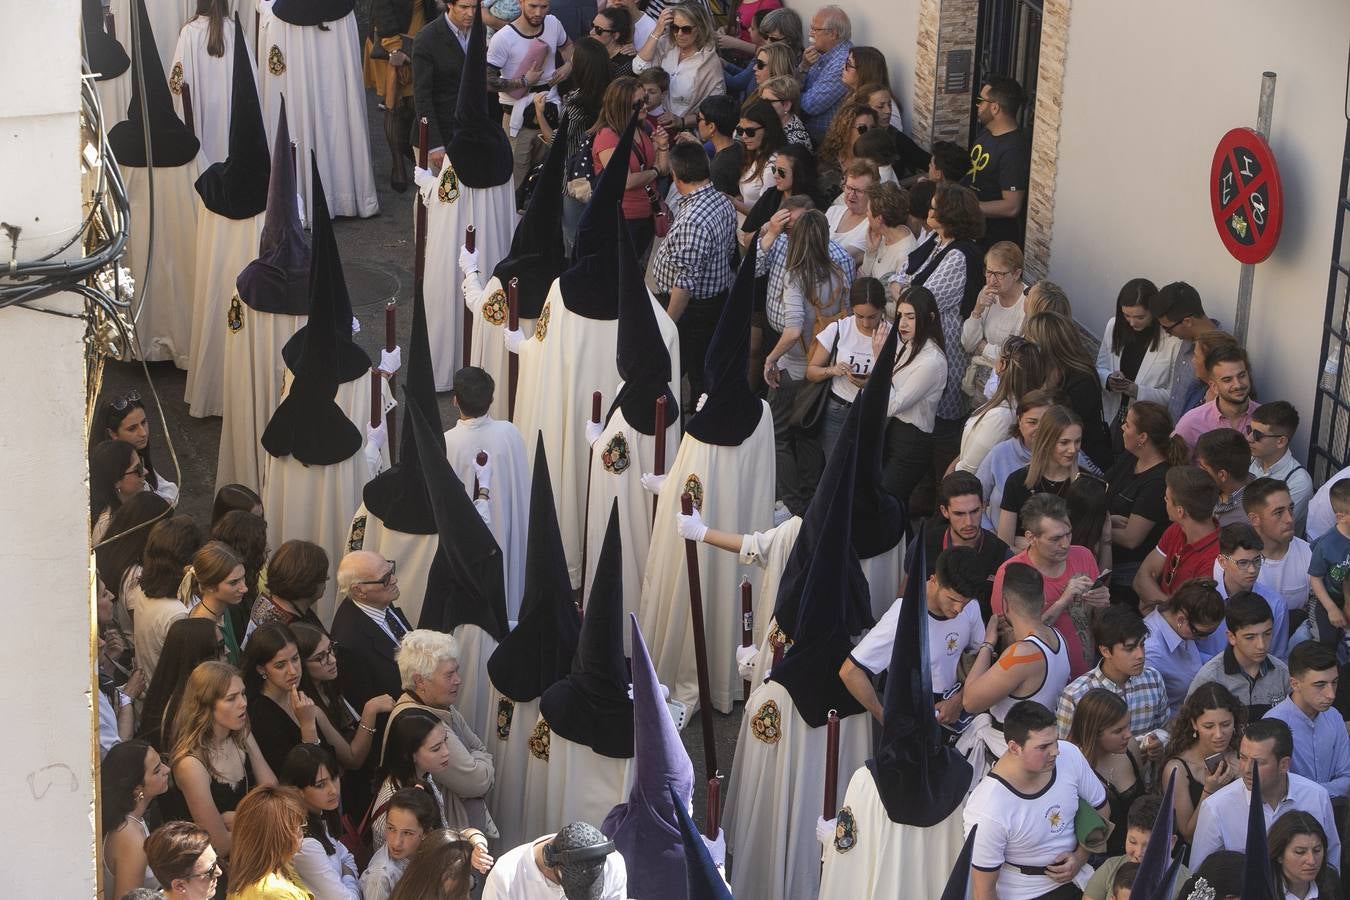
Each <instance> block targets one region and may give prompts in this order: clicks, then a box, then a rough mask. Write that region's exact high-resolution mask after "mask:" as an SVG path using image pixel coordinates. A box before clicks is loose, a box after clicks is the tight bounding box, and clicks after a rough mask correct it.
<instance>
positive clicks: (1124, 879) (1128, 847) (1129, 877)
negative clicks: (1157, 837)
mask: <svg viewBox="0 0 1350 900" xmlns="http://www.w3.org/2000/svg"><path fill="white" fill-rule="evenodd" d="M1160 809H1162V797H1160V796H1158V795H1157V794H1145V795H1144V796H1142V797H1138V798H1136V799H1135V801H1134V802H1133V803H1131V804H1130V811H1129V814H1128V816H1129V817H1128V818H1127V819H1126V822H1125V852H1124V853H1123V854H1121V855H1120V856H1113V857H1111V858H1110V859H1108V860H1106V861H1105V862H1103V863H1102V864H1101V865H1100V866H1098V867H1097V871H1095V872H1093V873H1092V877H1091V878H1090V879H1088V883H1087V887H1085V888H1083V900H1129V897H1130V885H1131V884H1133V883H1134V876H1135V874H1136V873H1137V872H1138V871H1139V861H1140V860H1141V859H1143V858H1144V848H1145V847H1147V846H1148V837H1149V835H1150V834H1152V833H1153V823H1154V821H1155V820H1156V819H1157V818H1158V811H1159V810H1160ZM1172 843H1173V844H1175V843H1176V837H1175V836H1173V838H1172ZM1190 877H1191V873H1190V872H1189V871H1187V869H1186V867H1185V866H1182V867H1181V870H1180V871H1179V872H1177V881H1176V883H1177V885H1183V884H1185V883H1186V880H1187V879H1188V878H1190ZM1122 885H1123V887H1122ZM1173 893H1174V895H1175V892H1173Z"/></svg>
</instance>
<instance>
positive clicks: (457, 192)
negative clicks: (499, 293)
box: [324, 155, 519, 416]
mask: <svg viewBox="0 0 1350 900" xmlns="http://www.w3.org/2000/svg"><path fill="white" fill-rule="evenodd" d="M413 176H414V178H415V179H416V181H417V190H418V194H419V195H420V196H421V198H422V201H421V202H425V203H426V204H427V261H426V281H425V283H424V287H423V291H422V293H423V297H424V298H425V300H426V309H427V337H428V338H429V339H430V343H431V368H432V371H433V373H434V375H435V377H436V390H437V391H448V390H450V388H451V386H452V384H453V382H454V378H455V373H456V372H458V371H459V370H460V369H461V368H463V367H464V366H465V365H466V362H465V360H464V320H465V313H464V303H463V302H462V300H463V292H464V273H463V272H461V271H460V270H459V248H460V247H461V246H463V244H464V231H465V229H467V228H468V227H469V226H470V225H472V226H473V230H474V249H475V250H476V251H477V253H478V267H479V270H480V271H482V272H491V271H492V270H493V269H495V268H496V267H497V263H499V262H501V260H502V258H503V257H504V256H506V254H507V253H508V252H510V250H511V236H512V235H513V234H515V231H516V222H517V220H518V218H519V217H518V216H517V215H516V195H515V193H514V191H513V189H512V187H511V182H510V181H507V182H506V183H505V184H499V185H497V186H496V187H490V188H471V187H467V186H465V185H463V184H461V183H460V181H459V178H458V177H457V176H456V175H455V169H454V166H452V165H451V164H450V157H449V155H447V156H446V157H445V162H444V163H443V164H442V165H441V170H440V171H439V172H436V173H434V174H433V173H430V172H428V171H427V170H426V169H416V170H414V172H413ZM327 186H328V182H326V181H325V182H324V187H325V188H326V187H327ZM413 202H414V203H417V202H419V201H418V200H417V198H414V199H413ZM502 310H503V315H505V307H504V306H503V307H502ZM503 321H505V319H503ZM479 322H481V319H480V320H477V321H475V322H474V323H473V326H472V327H473V331H474V333H473V335H472V336H471V338H472V340H473V341H474V342H475V343H477V342H479V341H482V340H491V338H490V337H489V336H488V335H480V334H479V331H482V330H483V329H481V328H480V327H479ZM494 334H495V336H496V340H497V344H498V346H499V347H501V356H500V359H501V364H500V367H499V368H488V367H486V366H484V368H486V369H487V371H488V373H489V374H490V375H492V377H493V379H494V380H495V381H496V382H497V398H498V399H502V400H504V399H505V397H506V362H505V358H506V348H505V345H503V344H502V336H501V332H500V331H497V332H494ZM471 358H472V354H471ZM475 365H478V363H476V362H475ZM499 373H500V374H499ZM497 408H498V407H497V406H496V405H495V404H494V406H493V415H496V414H497V413H496V410H497ZM505 408H506V407H505V406H504V405H503V406H502V407H501V409H503V410H504V409H505ZM502 415H503V416H504V415H505V413H502Z"/></svg>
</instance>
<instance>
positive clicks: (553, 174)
mask: <svg viewBox="0 0 1350 900" xmlns="http://www.w3.org/2000/svg"><path fill="white" fill-rule="evenodd" d="M566 162H567V120H566V119H563V120H562V122H561V123H559V125H558V130H557V131H556V132H554V134H553V146H552V147H550V148H549V151H548V158H547V159H545V160H544V169H543V171H542V172H541V173H540V175H539V183H538V184H536V185H535V188H534V193H533V194H531V195H530V202H529V203H528V204H526V206H525V215H523V216H521V217H520V221H519V222H518V223H517V224H516V233H515V234H514V235H513V236H512V237H511V252H510V253H508V254H507V255H506V258H505V259H503V260H502V261H501V262H499V263H497V268H495V269H493V270H492V274H493V275H495V276H496V278H497V280H498V281H499V282H501V285H502V290H507V287H508V285H510V283H511V279H512V278H518V279H520V285H519V289H518V293H517V294H516V299H517V303H518V309H519V313H520V317H521V318H522V319H537V318H539V311H540V310H541V309H543V307H544V300H546V299H547V298H548V292H549V289H550V288H552V287H553V282H554V280H555V279H557V277H558V275H559V274H560V273H561V272H562V270H563V267H564V266H565V265H566V264H567V254H566V253H565V252H564V251H563V241H562V198H563V174H564V170H565V169H566V166H565V163H566Z"/></svg>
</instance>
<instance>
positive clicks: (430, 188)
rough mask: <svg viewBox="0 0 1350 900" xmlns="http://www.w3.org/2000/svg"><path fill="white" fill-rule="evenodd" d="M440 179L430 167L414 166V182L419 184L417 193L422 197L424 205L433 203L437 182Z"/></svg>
mask: <svg viewBox="0 0 1350 900" xmlns="http://www.w3.org/2000/svg"><path fill="white" fill-rule="evenodd" d="M439 180H440V179H439V178H438V177H437V175H436V173H435V172H432V171H431V170H430V169H423V168H421V167H420V166H413V184H415V185H417V193H418V194H420V195H421V197H422V205H423V206H430V205H431V201H432V198H434V197H435V196H436V184H437V182H438V181H439Z"/></svg>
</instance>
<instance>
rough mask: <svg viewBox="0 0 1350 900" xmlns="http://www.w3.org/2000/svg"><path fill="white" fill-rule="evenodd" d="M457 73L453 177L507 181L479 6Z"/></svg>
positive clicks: (507, 148)
mask: <svg viewBox="0 0 1350 900" xmlns="http://www.w3.org/2000/svg"><path fill="white" fill-rule="evenodd" d="M277 2H281V0H277ZM460 73H461V74H460V79H459V97H458V99H457V100H456V101H455V117H454V123H455V133H454V134H452V135H451V136H450V143H449V144H448V145H447V146H446V148H445V153H446V156H448V157H450V165H452V166H454V169H455V176H456V177H457V178H459V181H460V183H461V184H463V185H465V186H466V187H471V188H490V187H497V186H498V185H502V184H507V183H509V182H510V181H511V168H512V162H511V140H510V138H508V137H507V136H506V131H505V130H503V129H502V123H501V120H500V119H494V118H493V117H492V116H491V115H489V113H488V89H487V29H486V28H485V27H483V7H482V6H481V5H479V6H477V7H475V8H474V13H473V27H472V28H471V29H470V30H469V46H468V48H467V49H466V50H465V51H464V66H463V68H462V69H461V70H460ZM528 99H529V98H527V99H526V100H521V101H520V102H522V103H525V102H528ZM536 193H537V192H536Z"/></svg>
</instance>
